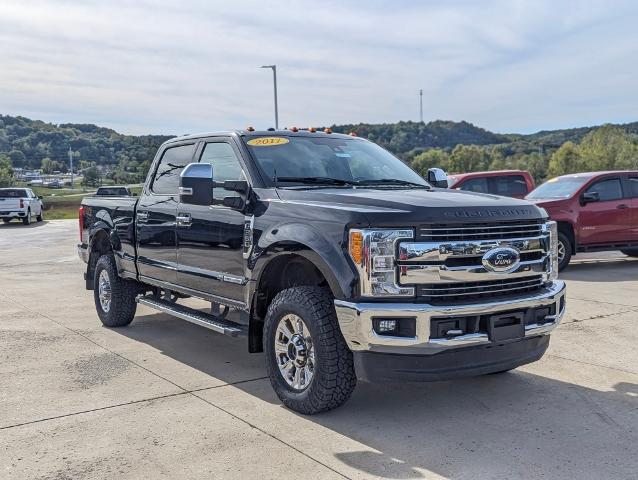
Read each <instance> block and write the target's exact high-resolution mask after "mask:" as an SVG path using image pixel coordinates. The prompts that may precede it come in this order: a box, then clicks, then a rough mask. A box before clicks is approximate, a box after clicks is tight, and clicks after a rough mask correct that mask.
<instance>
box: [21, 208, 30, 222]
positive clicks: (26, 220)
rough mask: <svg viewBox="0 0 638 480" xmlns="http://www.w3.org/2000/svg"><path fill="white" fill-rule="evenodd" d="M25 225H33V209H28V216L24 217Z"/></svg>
mask: <svg viewBox="0 0 638 480" xmlns="http://www.w3.org/2000/svg"><path fill="white" fill-rule="evenodd" d="M22 224H23V225H31V210H27V216H26V217H24V218H23V219H22Z"/></svg>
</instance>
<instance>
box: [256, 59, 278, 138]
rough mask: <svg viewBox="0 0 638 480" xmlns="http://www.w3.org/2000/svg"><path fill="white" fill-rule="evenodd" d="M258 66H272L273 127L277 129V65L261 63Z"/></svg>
mask: <svg viewBox="0 0 638 480" xmlns="http://www.w3.org/2000/svg"><path fill="white" fill-rule="evenodd" d="M259 68H272V81H273V85H274V87H275V129H277V130H279V112H278V110H277V65H262V66H261V67H259Z"/></svg>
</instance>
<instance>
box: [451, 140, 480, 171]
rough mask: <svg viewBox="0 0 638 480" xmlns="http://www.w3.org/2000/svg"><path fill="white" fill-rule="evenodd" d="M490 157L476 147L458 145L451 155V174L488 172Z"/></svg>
mask: <svg viewBox="0 0 638 480" xmlns="http://www.w3.org/2000/svg"><path fill="white" fill-rule="evenodd" d="M489 160H490V159H489V156H488V155H487V153H486V152H485V150H483V149H482V148H480V147H477V146H476V145H457V146H456V147H454V150H452V154H451V155H450V164H449V171H450V173H466V172H479V171H481V170H486V169H487V167H488V165H489Z"/></svg>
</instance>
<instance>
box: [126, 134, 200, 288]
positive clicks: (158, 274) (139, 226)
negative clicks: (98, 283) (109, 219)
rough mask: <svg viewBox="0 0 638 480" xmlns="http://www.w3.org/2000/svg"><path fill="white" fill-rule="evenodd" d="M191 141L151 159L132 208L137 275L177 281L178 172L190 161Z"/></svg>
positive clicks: (191, 157) (193, 151) (193, 150)
mask: <svg viewBox="0 0 638 480" xmlns="http://www.w3.org/2000/svg"><path fill="white" fill-rule="evenodd" d="M194 153H195V144H192V143H191V144H186V145H178V146H175V147H169V148H167V149H165V150H164V151H163V152H162V154H161V157H160V160H159V161H158V162H156V163H155V170H154V174H153V177H152V179H151V181H149V182H147V184H146V185H145V186H144V191H143V193H142V196H141V197H140V200H139V202H138V206H137V210H136V232H137V255H138V257H137V259H138V262H137V264H138V269H139V272H140V275H144V276H146V277H150V278H153V279H156V280H161V281H163V282H170V283H175V282H176V281H177V241H176V233H175V217H176V215H177V205H178V200H179V194H178V189H179V175H180V173H181V172H182V170H183V168H184V167H185V166H186V165H188V164H189V163H191V162H192V161H193V155H194Z"/></svg>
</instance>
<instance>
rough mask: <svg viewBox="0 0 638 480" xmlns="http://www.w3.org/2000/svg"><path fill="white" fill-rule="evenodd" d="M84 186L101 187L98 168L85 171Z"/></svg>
mask: <svg viewBox="0 0 638 480" xmlns="http://www.w3.org/2000/svg"><path fill="white" fill-rule="evenodd" d="M82 185H84V186H85V187H99V186H100V171H99V170H98V169H97V167H89V168H87V169H86V170H84V176H83V178H82Z"/></svg>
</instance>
